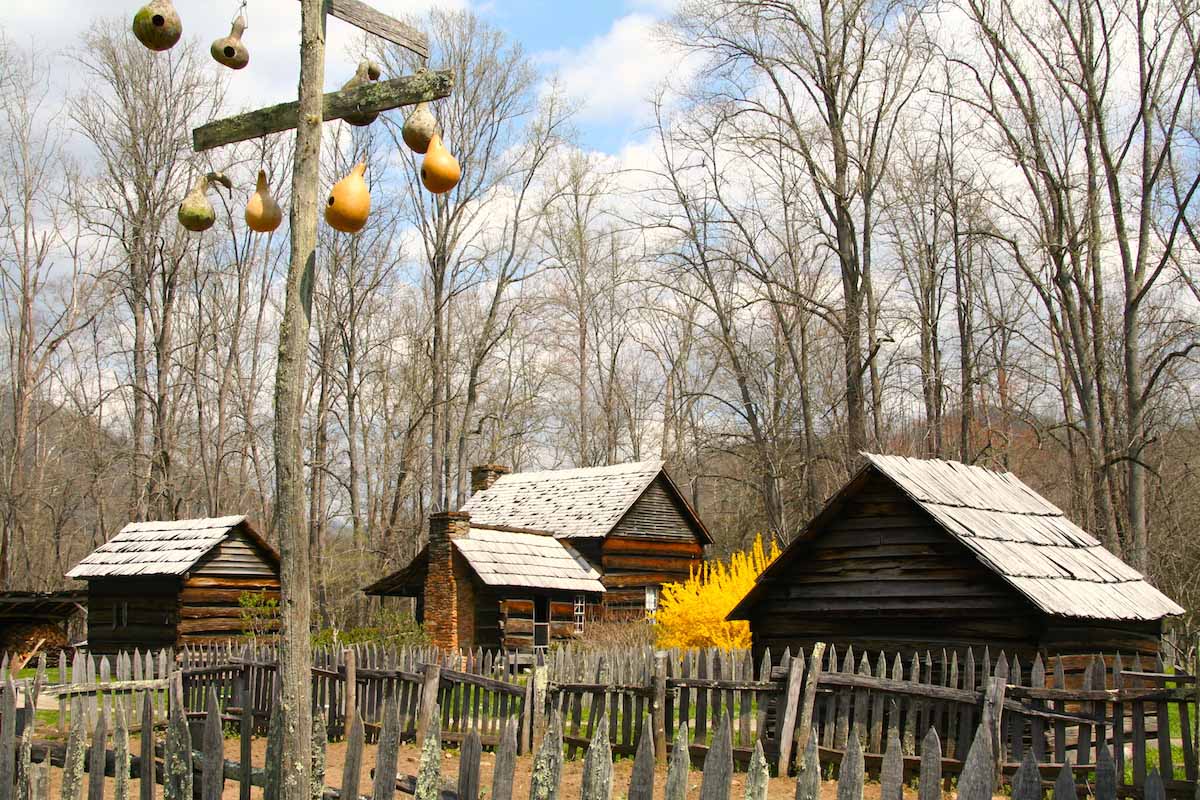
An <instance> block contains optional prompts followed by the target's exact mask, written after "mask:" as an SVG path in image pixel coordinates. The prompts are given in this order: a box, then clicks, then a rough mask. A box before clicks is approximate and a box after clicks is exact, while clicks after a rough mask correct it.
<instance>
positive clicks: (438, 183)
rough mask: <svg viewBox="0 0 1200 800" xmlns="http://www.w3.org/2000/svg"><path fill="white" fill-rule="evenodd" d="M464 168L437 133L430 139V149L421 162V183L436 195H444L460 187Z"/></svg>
mask: <svg viewBox="0 0 1200 800" xmlns="http://www.w3.org/2000/svg"><path fill="white" fill-rule="evenodd" d="M461 177H462V168H461V167H459V165H458V159H456V158H455V157H454V156H452V155H451V154H450V151H449V150H447V149H446V145H444V144H442V137H441V136H438V135H437V134H436V133H435V134H434V135H433V136H432V137H431V138H430V139H429V149H428V150H427V151H426V152H425V159H424V160H423V161H422V162H421V183H423V184H425V188H426V189H428V190H429V191H431V192H433V193H434V194H444V193H445V192H448V191H450V190H451V189H453V188H454V187H455V186H457V185H458V180H459V178H461Z"/></svg>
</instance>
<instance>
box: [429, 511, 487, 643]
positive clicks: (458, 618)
mask: <svg viewBox="0 0 1200 800" xmlns="http://www.w3.org/2000/svg"><path fill="white" fill-rule="evenodd" d="M470 529H471V515H470V514H469V513H467V512H465V511H439V512H438V513H436V514H431V515H430V517H429V569H428V571H427V572H426V575H425V631H426V633H428V634H429V638H430V641H431V643H432V644H433V645H434V646H435V647H440V648H442V649H443V650H457V649H459V648H460V647H471V646H472V645H473V644H474V640H475V591H474V587H473V585H472V583H471V574H470V569H469V568H468V567H467V564H466V561H465V559H463V557H462V555H461V554H459V553H457V552H456V551H455V550H454V547H453V546H452V545H451V544H450V542H451V540H453V539H458V538H459V537H466V536H467V535H468V533H469V532H470Z"/></svg>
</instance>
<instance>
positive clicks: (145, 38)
mask: <svg viewBox="0 0 1200 800" xmlns="http://www.w3.org/2000/svg"><path fill="white" fill-rule="evenodd" d="M133 35H134V36H136V37H137V40H138V41H139V42H141V43H142V44H144V45H146V47H149V48H150V49H151V50H170V49H171V48H172V47H174V46H175V43H176V42H178V41H179V37H180V36H182V35H183V22H181V21H180V19H179V12H177V11H176V10H175V6H173V5H172V4H171V0H151V1H150V2H149V3H147V4H146V5H144V6H142V7H141V8H140V9H138V12H137V13H136V14H134V15H133Z"/></svg>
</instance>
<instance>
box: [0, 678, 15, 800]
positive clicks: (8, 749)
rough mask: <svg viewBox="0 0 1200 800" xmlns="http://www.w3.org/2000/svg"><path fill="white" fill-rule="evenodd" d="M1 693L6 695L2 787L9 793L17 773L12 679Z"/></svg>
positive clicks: (0, 727)
mask: <svg viewBox="0 0 1200 800" xmlns="http://www.w3.org/2000/svg"><path fill="white" fill-rule="evenodd" d="M0 691H3V693H4V695H3V703H0V787H2V788H3V789H4V790H5V791H8V789H9V788H10V787H11V786H12V785H13V782H14V781H15V780H16V773H17V751H16V748H15V747H14V743H15V742H16V738H17V687H16V685H15V684H14V683H13V682H12V679H11V678H10V679H9V680H7V681H6V682H5V685H4V686H3V687H2V688H0Z"/></svg>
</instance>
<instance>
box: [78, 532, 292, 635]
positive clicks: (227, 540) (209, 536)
mask: <svg viewBox="0 0 1200 800" xmlns="http://www.w3.org/2000/svg"><path fill="white" fill-rule="evenodd" d="M67 577H68V578H76V579H79V580H85V581H87V584H88V589H87V605H88V636H87V644H88V649H90V650H92V651H93V652H100V653H104V652H114V651H117V650H126V649H133V648H135V647H138V648H142V649H147V648H160V647H179V646H184V645H187V644H191V643H200V642H204V641H212V640H217V639H228V638H229V637H231V636H238V635H240V634H241V633H242V631H243V629H244V628H245V623H244V621H243V620H242V609H241V604H240V600H241V597H242V595H243V593H245V592H262V593H265V594H266V596H267V597H268V598H273V599H276V600H277V599H278V598H279V556H278V554H276V552H275V551H274V550H273V549H272V548H271V546H270V545H268V544H267V542H266V541H265V540H264V539H263V538H262V537H261V536H260V535H259V534H258V532H257V531H255V530H254V528H253V527H252V526H251V525H250V523H249V522H247V521H246V518H245V517H241V516H237V517H218V518H215V519H190V520H178V521H174V522H134V523H130V524H129V525H126V526H125V527H124V528H122V529H121V531H120V533H118V534H117V535H116V536H114V537H113V538H112V539H110V540H108V541H107V542H105V543H104V544H102V545H101V546H100V547H98V548H96V549H95V550H94V551H92V553H91V554H90V555H89V556H87V558H85V559H83V560H82V561H80V562H79V563H78V564H76V565H75V566H74V567H73V568H72V569H71V571H70V572H68V573H67Z"/></svg>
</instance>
